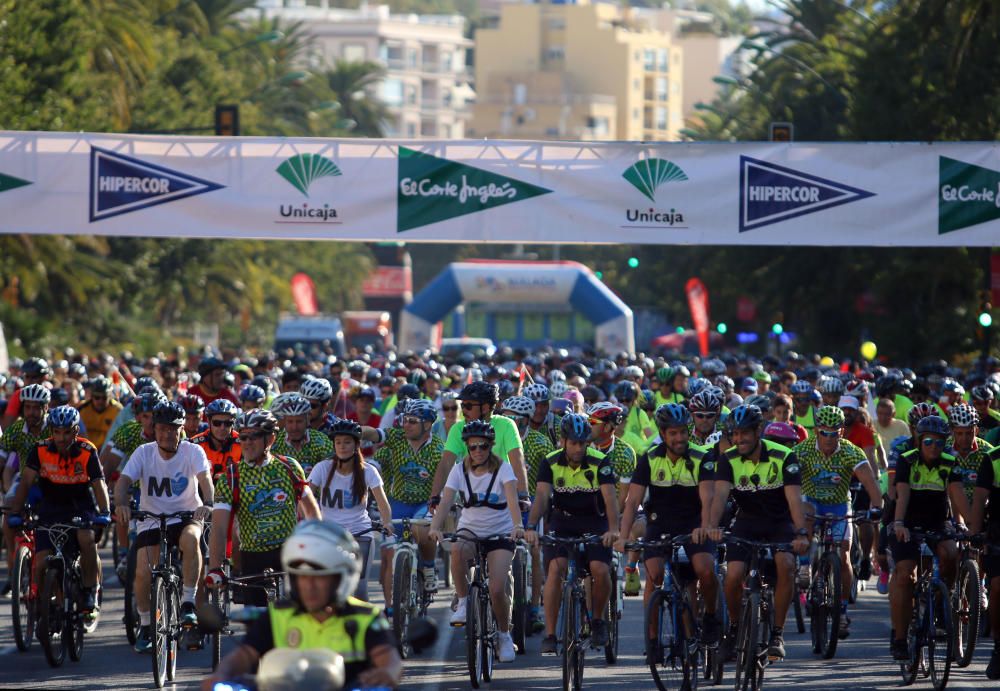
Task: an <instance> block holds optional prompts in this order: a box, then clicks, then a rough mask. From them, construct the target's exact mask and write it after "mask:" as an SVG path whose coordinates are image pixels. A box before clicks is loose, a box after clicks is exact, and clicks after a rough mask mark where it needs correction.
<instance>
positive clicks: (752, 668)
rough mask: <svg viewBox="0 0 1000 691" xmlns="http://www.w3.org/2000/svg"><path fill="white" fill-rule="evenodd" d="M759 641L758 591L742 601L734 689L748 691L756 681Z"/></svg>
mask: <svg viewBox="0 0 1000 691" xmlns="http://www.w3.org/2000/svg"><path fill="white" fill-rule="evenodd" d="M759 641H760V593H750V594H749V595H747V596H746V599H745V600H744V601H743V611H742V612H741V615H740V627H739V632H738V634H737V636H736V683H735V684H734V686H733V688H734V689H735V690H736V691H749V690H750V689H752V688H754V686H755V685H756V682H757V667H758V666H759V664H760V663H759V661H758V657H759V654H760V651H759V650H758V647H759Z"/></svg>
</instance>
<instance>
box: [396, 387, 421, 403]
mask: <svg viewBox="0 0 1000 691" xmlns="http://www.w3.org/2000/svg"><path fill="white" fill-rule="evenodd" d="M414 398H420V389H418V388H417V387H416V386H414V385H413V384H403V385H402V386H401V387H399V390H398V391H396V400H397V401H408V400H411V399H414Z"/></svg>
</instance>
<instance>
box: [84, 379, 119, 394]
mask: <svg viewBox="0 0 1000 691" xmlns="http://www.w3.org/2000/svg"><path fill="white" fill-rule="evenodd" d="M87 386H89V387H90V391H91V392H92V393H103V394H110V393H111V389H112V388H114V385H113V384H112V383H111V380H110V379H108V378H107V377H96V378H94V379H91V380H90V382H89V383H88V384H87Z"/></svg>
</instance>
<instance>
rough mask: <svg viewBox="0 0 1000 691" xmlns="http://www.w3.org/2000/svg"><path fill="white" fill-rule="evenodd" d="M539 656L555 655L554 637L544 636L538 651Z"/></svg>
mask: <svg viewBox="0 0 1000 691" xmlns="http://www.w3.org/2000/svg"><path fill="white" fill-rule="evenodd" d="M538 652H539V654H540V655H555V654H556V637H555V636H546V637H545V638H543V639H542V646H541V647H540V648H539V649H538Z"/></svg>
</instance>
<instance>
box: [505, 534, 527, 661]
mask: <svg viewBox="0 0 1000 691" xmlns="http://www.w3.org/2000/svg"><path fill="white" fill-rule="evenodd" d="M511 573H512V574H513V578H514V607H513V612H512V619H511V629H510V633H511V637H512V638H513V639H514V645H515V646H516V647H517V652H518V654H519V655H523V654H524V653H525V650H526V649H525V639H526V638H527V637H528V636H529V635H530V634H531V623H530V621H529V615H530V613H531V551H530V550H529V549H528V547H527V545H525V543H524V542H523V541H521V540H519V541H518V542H517V545H516V546H515V547H514V561H513V562H512V563H511Z"/></svg>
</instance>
